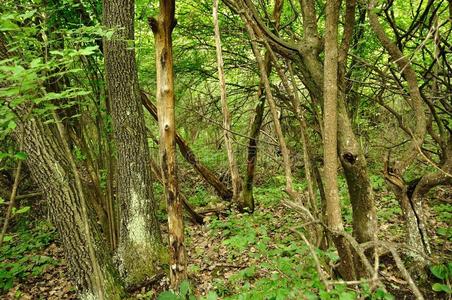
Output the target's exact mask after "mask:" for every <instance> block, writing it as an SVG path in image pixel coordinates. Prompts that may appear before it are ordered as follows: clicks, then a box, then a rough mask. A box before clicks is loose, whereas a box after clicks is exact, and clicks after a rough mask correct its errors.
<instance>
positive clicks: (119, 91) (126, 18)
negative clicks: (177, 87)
mask: <svg viewBox="0 0 452 300" xmlns="http://www.w3.org/2000/svg"><path fill="white" fill-rule="evenodd" d="M103 13H104V16H103V20H104V25H105V26H106V27H107V28H111V29H114V30H115V33H114V34H113V36H112V38H111V39H105V40H104V55H105V73H106V81H107V89H108V98H109V101H110V105H111V116H112V121H113V131H114V145H115V150H116V177H115V178H116V180H117V198H116V199H117V201H118V202H119V204H120V208H121V209H120V233H119V242H118V249H117V258H118V261H119V264H120V272H121V275H122V276H123V277H124V279H125V281H126V283H127V284H136V283H138V282H141V281H143V280H144V279H146V278H147V277H150V276H152V275H153V274H154V273H155V271H156V267H157V265H158V264H159V263H160V259H161V257H160V256H161V254H162V253H161V251H162V238H161V233H160V227H159V223H158V220H157V217H156V215H155V209H156V205H155V201H154V196H153V191H152V177H151V171H150V169H149V164H150V156H149V148H148V142H147V136H146V127H145V123H144V113H143V107H142V105H141V97H140V89H139V85H138V75H137V68H136V62H135V51H134V49H133V41H134V15H135V14H134V1H133V0H105V1H104V12H103Z"/></svg>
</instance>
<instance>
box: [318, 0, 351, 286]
mask: <svg viewBox="0 0 452 300" xmlns="http://www.w3.org/2000/svg"><path fill="white" fill-rule="evenodd" d="M338 22H339V1H337V0H332V1H328V2H327V4H326V21H325V67H324V90H323V95H324V140H323V145H324V146H323V147H324V154H323V157H324V177H325V181H324V183H325V192H326V216H327V224H328V226H329V227H330V229H331V230H332V231H333V234H334V232H340V231H343V230H344V226H343V224H342V214H341V206H340V199H339V190H338V185H337V129H338V126H337V94H338V87H337V83H338V80H337V79H338V78H337V71H338V65H337V63H338V46H337V28H338ZM333 240H334V243H335V245H336V248H337V250H338V253H339V256H340V257H341V271H342V272H341V273H342V274H343V276H344V277H345V279H347V280H351V279H354V278H355V277H356V275H355V271H354V263H353V257H352V254H351V251H350V248H349V246H348V244H347V243H346V241H345V239H344V237H343V236H342V235H339V234H336V235H335V236H333Z"/></svg>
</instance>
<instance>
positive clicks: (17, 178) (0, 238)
mask: <svg viewBox="0 0 452 300" xmlns="http://www.w3.org/2000/svg"><path fill="white" fill-rule="evenodd" d="M24 132H25V127H24V125H23V124H22V125H21V132H20V142H19V151H22V150H23V148H24V137H25V134H24ZM22 163H23V160H22V159H21V160H19V162H18V163H17V169H16V175H15V177H14V184H13V189H12V191H11V196H10V197H9V205H8V210H7V211H6V216H5V222H4V223H3V228H2V232H1V233H0V248H1V247H2V245H3V238H4V236H5V233H6V230H8V224H9V220H10V219H11V214H12V211H13V207H14V203H15V201H16V195H17V188H18V186H19V181H20V173H21V171H22Z"/></svg>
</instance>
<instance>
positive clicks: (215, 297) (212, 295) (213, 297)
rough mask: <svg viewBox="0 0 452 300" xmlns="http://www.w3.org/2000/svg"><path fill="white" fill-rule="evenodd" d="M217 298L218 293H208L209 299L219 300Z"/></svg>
mask: <svg viewBox="0 0 452 300" xmlns="http://www.w3.org/2000/svg"><path fill="white" fill-rule="evenodd" d="M217 299H218V296H217V293H215V292H213V291H209V293H208V294H207V300H217Z"/></svg>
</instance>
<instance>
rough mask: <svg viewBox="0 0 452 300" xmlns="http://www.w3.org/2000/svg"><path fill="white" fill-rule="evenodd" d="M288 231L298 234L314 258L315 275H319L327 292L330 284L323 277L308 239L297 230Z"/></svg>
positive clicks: (317, 259)
mask: <svg viewBox="0 0 452 300" xmlns="http://www.w3.org/2000/svg"><path fill="white" fill-rule="evenodd" d="M289 230H290V231H292V232H294V233H296V234H298V235H299V236H300V237H301V239H302V240H303V241H304V242H305V244H306V245H307V246H308V248H309V251H310V252H311V255H312V257H313V258H314V262H315V265H316V267H317V273H319V277H320V280H321V281H322V282H323V284H324V285H325V288H326V290H327V291H329V290H330V284H329V283H328V281H327V280H326V279H325V277H324V276H323V272H322V266H321V264H320V261H319V258H318V256H317V254H316V253H315V249H314V247H313V246H312V244H311V243H310V242H309V241H308V239H307V238H306V237H305V236H304V234H303V233H302V232H300V231H298V230H295V229H294V228H289Z"/></svg>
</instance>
